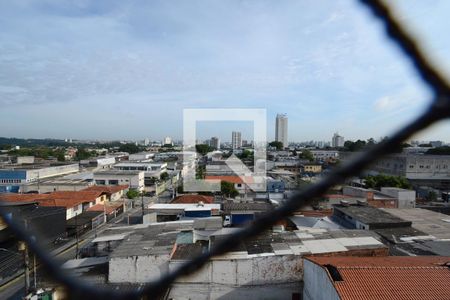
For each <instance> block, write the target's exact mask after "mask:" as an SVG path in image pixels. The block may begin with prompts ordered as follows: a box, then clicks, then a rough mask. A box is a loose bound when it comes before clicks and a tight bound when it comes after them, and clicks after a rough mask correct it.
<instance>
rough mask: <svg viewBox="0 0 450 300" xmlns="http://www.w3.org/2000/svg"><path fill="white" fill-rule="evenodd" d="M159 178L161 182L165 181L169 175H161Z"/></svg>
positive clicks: (165, 173)
mask: <svg viewBox="0 0 450 300" xmlns="http://www.w3.org/2000/svg"><path fill="white" fill-rule="evenodd" d="M159 178H160V179H161V180H163V181H166V180H167V179H168V178H169V174H168V173H167V172H164V173H161V175H159Z"/></svg>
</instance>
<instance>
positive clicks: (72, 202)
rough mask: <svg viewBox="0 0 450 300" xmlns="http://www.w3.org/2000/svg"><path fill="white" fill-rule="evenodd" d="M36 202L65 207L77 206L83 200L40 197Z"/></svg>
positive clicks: (43, 204) (42, 204)
mask: <svg viewBox="0 0 450 300" xmlns="http://www.w3.org/2000/svg"><path fill="white" fill-rule="evenodd" d="M37 202H39V205H41V206H62V207H65V208H66V209H67V208H72V207H75V206H78V205H80V204H82V203H83V202H84V201H83V200H77V199H42V200H38V201H37Z"/></svg>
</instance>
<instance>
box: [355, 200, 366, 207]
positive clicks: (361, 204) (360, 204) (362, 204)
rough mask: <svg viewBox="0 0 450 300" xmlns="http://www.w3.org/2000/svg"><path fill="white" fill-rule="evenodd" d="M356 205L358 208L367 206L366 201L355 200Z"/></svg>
mask: <svg viewBox="0 0 450 300" xmlns="http://www.w3.org/2000/svg"><path fill="white" fill-rule="evenodd" d="M356 203H357V204H358V205H359V206H367V205H368V203H367V201H363V200H356Z"/></svg>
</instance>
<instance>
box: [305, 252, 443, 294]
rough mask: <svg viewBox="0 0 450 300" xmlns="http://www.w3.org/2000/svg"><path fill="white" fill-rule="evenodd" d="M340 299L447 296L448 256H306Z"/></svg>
mask: <svg viewBox="0 0 450 300" xmlns="http://www.w3.org/2000/svg"><path fill="white" fill-rule="evenodd" d="M307 260H309V261H311V262H313V263H315V264H318V265H320V266H322V268H323V269H324V270H325V271H326V272H327V274H328V277H329V280H330V281H331V282H332V284H333V285H334V287H335V288H336V291H337V293H338V294H339V296H340V298H341V299H396V300H403V299H404V300H406V299H408V300H410V299H430V300H431V299H450V289H449V285H448V284H449V282H450V268H449V267H448V265H446V264H448V262H450V257H439V256H415V257H405V256H403V257H399V256H395V257H392V256H391V257H309V258H307Z"/></svg>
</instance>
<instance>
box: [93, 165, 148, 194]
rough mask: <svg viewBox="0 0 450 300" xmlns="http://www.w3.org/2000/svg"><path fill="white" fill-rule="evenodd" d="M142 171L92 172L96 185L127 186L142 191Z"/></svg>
mask: <svg viewBox="0 0 450 300" xmlns="http://www.w3.org/2000/svg"><path fill="white" fill-rule="evenodd" d="M144 173H145V172H144V171H135V170H133V171H125V170H115V169H114V170H101V171H96V172H94V182H95V184H96V185H127V186H128V187H129V188H131V189H136V190H138V191H143V190H144Z"/></svg>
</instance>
